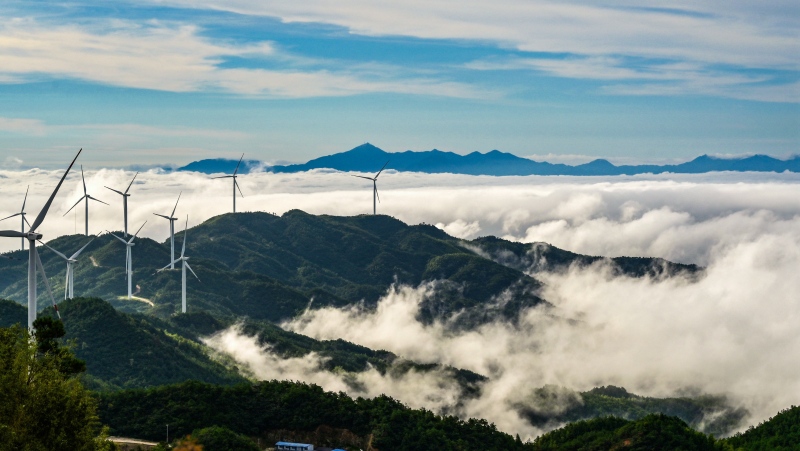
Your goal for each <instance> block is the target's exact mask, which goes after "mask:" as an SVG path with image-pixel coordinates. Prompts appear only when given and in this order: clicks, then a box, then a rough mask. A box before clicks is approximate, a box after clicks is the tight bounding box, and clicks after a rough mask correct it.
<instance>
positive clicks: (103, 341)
mask: <svg viewBox="0 0 800 451" xmlns="http://www.w3.org/2000/svg"><path fill="white" fill-rule="evenodd" d="M59 310H60V311H61V315H62V318H63V319H64V328H65V330H66V332H67V334H66V336H65V337H64V338H65V339H66V340H67V341H72V342H73V344H74V352H75V354H76V355H77V356H78V357H79V358H81V359H83V360H84V361H86V369H87V373H88V376H89V377H88V380H87V382H88V383H89V385H90V386H91V387H93V388H100V389H116V388H132V387H149V386H155V385H162V384H170V383H176V382H183V381H186V380H190V379H193V380H200V381H206V382H212V383H216V384H232V383H238V382H242V381H244V378H243V377H242V376H240V375H239V374H237V372H236V371H235V370H233V369H228V368H225V367H224V366H223V365H221V364H219V363H217V362H215V361H213V360H212V359H211V358H210V357H209V356H208V355H207V354H206V352H205V350H204V349H203V348H202V347H201V346H200V345H199V344H198V343H196V342H193V341H191V340H190V339H187V338H185V337H182V336H180V335H179V334H177V333H175V332H173V331H171V330H170V329H172V328H171V327H170V325H169V324H168V323H165V322H162V321H160V320H158V319H156V318H153V317H149V316H144V315H129V314H125V313H121V312H118V311H116V310H115V309H114V308H113V307H112V306H111V305H110V304H108V303H106V302H104V301H102V300H100V299H96V298H75V299H71V300H69V301H66V302H63V303H61V305H60V307H59ZM43 315H44V316H47V315H50V316H53V315H54V312H53V311H52V310H45V311H44V312H43V313H42V314H41V315H40V316H43Z"/></svg>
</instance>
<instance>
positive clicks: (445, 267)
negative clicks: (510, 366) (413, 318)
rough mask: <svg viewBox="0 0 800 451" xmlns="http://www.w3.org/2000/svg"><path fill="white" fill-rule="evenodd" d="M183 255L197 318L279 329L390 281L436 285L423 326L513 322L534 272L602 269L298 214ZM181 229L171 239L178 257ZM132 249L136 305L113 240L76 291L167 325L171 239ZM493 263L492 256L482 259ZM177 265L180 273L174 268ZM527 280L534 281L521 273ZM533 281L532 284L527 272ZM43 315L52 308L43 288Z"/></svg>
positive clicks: (5, 293)
mask: <svg viewBox="0 0 800 451" xmlns="http://www.w3.org/2000/svg"><path fill="white" fill-rule="evenodd" d="M188 236H189V240H188V242H187V256H189V257H190V258H191V265H192V268H193V269H194V271H195V272H196V273H197V275H198V276H199V278H200V280H199V281H198V280H196V279H195V278H194V277H193V276H192V275H191V274H188V276H187V277H188V283H187V297H188V304H189V310H190V311H208V312H210V313H213V314H214V315H222V316H247V317H251V318H254V319H263V320H269V321H280V320H284V319H287V318H291V317H294V316H296V315H297V314H299V313H300V312H302V311H303V310H304V309H305V308H307V307H308V306H309V304H310V303H311V300H312V299H313V304H312V306H313V307H315V308H318V307H323V306H344V305H349V304H354V303H359V302H362V301H363V302H365V303H366V305H367V306H370V305H374V304H375V302H376V301H377V300H378V299H379V298H380V297H381V296H383V295H384V294H385V293H386V292H387V290H388V289H389V287H390V286H391V285H392V284H396V283H399V284H408V285H412V286H417V285H419V284H421V283H423V282H431V281H435V282H436V284H437V285H436V288H437V289H436V290H434V292H433V293H431V295H430V296H428V297H427V298H426V299H425V300H424V301H423V303H422V305H421V309H420V316H421V319H422V320H424V321H431V320H433V319H436V318H442V317H449V316H451V315H453V314H454V313H457V312H458V313H461V315H460V316H459V319H460V321H461V325H462V326H471V325H474V324H475V323H479V322H485V321H491V320H494V319H498V318H504V319H506V320H512V321H513V320H514V319H515V318H516V317H517V315H518V313H519V312H520V310H521V309H523V308H525V307H530V306H535V305H539V304H541V303H542V302H543V300H542V299H540V298H539V296H538V292H539V288H540V286H541V284H540V282H539V281H537V280H536V279H535V278H534V277H535V273H536V271H537V270H559V269H563V268H564V267H567V266H569V265H570V264H573V263H578V264H581V265H585V264H590V263H592V262H595V261H598V260H599V259H600V257H589V256H583V255H579V254H574V253H571V252H568V251H564V250H560V249H557V248H555V247H552V246H549V245H545V244H542V243H533V244H521V243H512V242H509V241H505V240H500V239H497V238H493V237H486V238H480V239H477V240H474V241H472V242H465V241H463V240H460V239H457V238H454V237H451V236H449V235H447V234H446V233H445V232H443V231H442V230H440V229H437V228H435V227H433V226H430V225H407V224H404V223H403V222H401V221H398V220H396V219H394V218H391V217H389V216H383V215H377V216H374V215H362V216H354V217H339V216H327V215H310V214H307V213H304V212H302V211H299V210H293V211H289V212H287V213H285V214H284V215H283V216H280V217H279V216H275V215H271V214H268V213H260V212H256V213H236V214H224V215H220V216H216V217H214V218H211V219H209V220H208V221H206V222H204V223H202V224H200V225H198V226H196V227H194V228H192V229H190V230H189V232H188ZM88 240H89V238H87V237H85V236H83V235H70V236H62V237H59V238H56V239H53V240H51V241H49V242H48V245H49V246H51V247H53V248H54V249H56V250H58V251H60V252H62V253H65V254H68V255H71V254H72V253H73V252H75V251H76V250H78V249H79V248H80V247H81V246H83V245H84V244H86V243H87V242H88ZM182 242H183V232H179V233H178V234H177V235H176V248H177V249H176V250H177V251H178V252H179V251H180V248H181V246H182ZM135 243H136V245H135V246H134V247H133V249H132V252H133V268H134V277H133V285H134V289H133V291H134V296H135V298H134V299H133V300H129V299H127V295H126V294H127V282H126V275H125V246H124V245H123V244H122V243H120V242H119V241H118V240H117V239H115V238H114V237H112V236H110V235H101V236H99V237H97V238H95V239H94V240H93V241H92V242H91V243H90V244H89V245H88V247H87V248H86V250H84V252H83V254H82V255H81V256H80V258H79V260H78V263H76V265H75V294H76V295H77V296H90V297H100V298H103V299H106V300H108V301H109V302H111V303H112V304H113V305H114V306H115V307H116V308H118V309H120V310H122V311H126V312H140V313H150V314H155V315H156V316H159V317H161V318H168V317H169V316H170V315H172V314H174V313H175V312H177V311H179V309H180V298H181V283H180V278H181V274H180V271H179V270H175V271H163V272H158V273H157V272H156V271H157V270H158V269H159V268H161V267H163V266H165V265H166V264H168V263H169V260H170V254H169V242H168V241H166V242H164V243H157V242H155V241H153V240H150V239H147V238H140V239H137V240H136V242H135ZM40 255H41V258H42V262H43V264H44V267H45V269H46V271H47V274H48V276H49V281H50V284H51V286H52V287H53V291H54V295H55V297H56V298H57V299H63V290H64V273H65V269H66V265H65V263H64V261H63V259H61V258H60V257H58V256H57V255H56V254H55V253H54V252H52V251H50V250H49V249H47V248H44V247H41V248H40ZM10 256H12V257H15V258H17V259H15V260H11V259H2V260H0V296H2V297H5V298H7V299H13V300H16V301H18V302H24V300H25V299H26V297H27V279H26V273H27V268H26V265H25V260H26V255H25V253H24V252H21V251H16V252H12V253H11V254H10ZM487 257H488V258H487ZM611 261H612V263H613V264H614V265H615V267H616V268H618V270H619V272H620V273H621V274H626V275H630V276H636V277H639V276H643V275H651V276H657V277H663V276H668V275H672V274H675V273H677V272H682V271H683V272H690V273H696V272H697V271H698V268H696V267H694V266H692V265H677V264H673V263H669V262H666V261H663V260H659V259H648V258H627V257H618V258H615V259H612V260H611ZM178 268H179V266H178ZM526 272H527V273H528V274H526ZM529 274H531V275H529ZM39 285H40V286H39V290H40V296H39V308H40V309H41V308H44V307H45V306H47V305H50V302H49V300H48V299H47V297H46V296H45V291H44V285H43V284H41V283H40V284H39Z"/></svg>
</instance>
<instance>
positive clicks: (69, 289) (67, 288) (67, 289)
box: [39, 238, 94, 300]
mask: <svg viewBox="0 0 800 451" xmlns="http://www.w3.org/2000/svg"><path fill="white" fill-rule="evenodd" d="M92 241H94V238H92V239H91V240H89V242H88V243H86V244H84V245H83V247H82V248H80V249H78V252H75V253H74V254H72V257H67V256H66V255H64V254H62V253H61V252H58V251H57V250H55V249H53V248H52V247H50V246H48V245H46V244H45V243H42V242H41V241H39V242H40V243H42V245H43V246H44V247H46V248H48V249H50V250H51V251H53V252H55V253H56V255H58V256H59V257H61V258H63V259H64V260H66V261H67V280H66V282H65V283H64V300H67V299H72V298H74V297H75V292H74V288H75V277H74V275H75V272H74V271H75V269H74V268H73V267H72V265H73V264H74V263H77V262H78V260H77V258H78V256H79V255H81V252H83V250H84V249H86V246H88V245H89V244H91V243H92Z"/></svg>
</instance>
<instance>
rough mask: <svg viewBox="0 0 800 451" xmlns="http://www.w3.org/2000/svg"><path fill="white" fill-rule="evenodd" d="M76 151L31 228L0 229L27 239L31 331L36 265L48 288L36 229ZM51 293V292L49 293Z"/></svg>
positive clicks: (9, 234) (64, 176)
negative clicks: (37, 248)
mask: <svg viewBox="0 0 800 451" xmlns="http://www.w3.org/2000/svg"><path fill="white" fill-rule="evenodd" d="M82 150H83V149H81V150H79V151H78V154H77V155H75V158H73V159H72V163H70V164H69V167H68V168H67V170H66V172H64V175H63V176H61V180H59V182H58V185H56V189H55V190H53V193H52V194H51V195H50V198H49V199H47V202H46V203H45V204H44V207H42V211H40V212H39V215H38V216H36V219H35V220H34V221H33V224H32V225H31V228H30V229H29V230H28V233H24V232H17V231H16V230H0V236H5V237H11V238H25V239H27V240H28V330H30V331H33V322H34V321H35V320H36V267H37V266H38V267H39V269H40V270H41V271H42V277H43V278H44V282H45V286H46V287H47V288H48V291H49V290H50V288H49V282H48V281H47V275H46V274H45V273H44V266H42V261H41V260H40V259H39V253H38V252H37V250H36V241H37V240H41V239H42V234H41V233H37V232H36V229H37V228H39V226H40V225H42V221H44V218H45V216H47V211H48V210H49V209H50V205H52V203H53V199H55V197H56V194H58V190H59V188H61V184H62V183H64V179H65V178H66V177H67V174H69V171H70V169H72V165H74V164H75V160H77V159H78V155H80V154H81V151H82ZM51 295H52V293H51ZM53 305H54V307H56V313H57V314H58V315H59V316H58V317H59V319H60V318H61V314H60V313H58V307H57V306H55V300H54V301H53Z"/></svg>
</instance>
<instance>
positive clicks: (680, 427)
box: [532, 414, 730, 451]
mask: <svg viewBox="0 0 800 451" xmlns="http://www.w3.org/2000/svg"><path fill="white" fill-rule="evenodd" d="M532 447H533V449H534V450H542V451H545V450H553V451H556V450H558V451H595V450H597V451H599V450H631V451H645V450H647V451H650V450H664V451H667V450H681V451H715V450H726V449H730V448H729V447H728V446H727V445H725V444H724V443H723V442H720V441H717V440H715V439H714V438H713V437H711V436H708V435H705V434H703V433H700V432H697V431H695V430H693V429H692V428H690V427H689V426H688V425H687V424H686V423H685V422H683V421H681V420H680V419H679V418H676V417H670V416H667V415H663V414H653V415H648V416H646V417H644V418H641V419H639V420H636V421H629V420H624V419H621V418H616V417H602V418H595V419H592V420H586V421H577V422H574V423H571V424H568V425H566V426H564V427H562V428H561V429H557V430H555V431H552V432H549V433H547V434H544V435H542V436H540V437H538V438H537V439H536V440H534V442H533V445H532Z"/></svg>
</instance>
